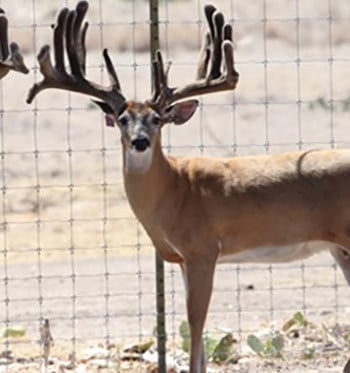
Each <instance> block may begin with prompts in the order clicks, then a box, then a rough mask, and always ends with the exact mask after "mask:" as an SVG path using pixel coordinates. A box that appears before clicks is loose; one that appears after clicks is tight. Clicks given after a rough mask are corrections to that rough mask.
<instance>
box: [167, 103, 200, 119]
mask: <svg viewBox="0 0 350 373" xmlns="http://www.w3.org/2000/svg"><path fill="white" fill-rule="evenodd" d="M198 104H199V102H198V100H186V101H180V102H177V103H176V104H173V105H171V106H169V107H168V108H167V109H166V112H165V118H164V122H165V123H174V124H183V123H185V122H187V121H188V120H189V119H190V118H191V117H192V115H193V114H194V113H195V111H196V109H197V107H198Z"/></svg>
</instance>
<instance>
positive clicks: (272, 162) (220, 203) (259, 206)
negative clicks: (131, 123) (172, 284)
mask: <svg viewBox="0 0 350 373" xmlns="http://www.w3.org/2000/svg"><path fill="white" fill-rule="evenodd" d="M154 152H156V153H158V152H159V155H158V154H157V155H156V156H154V157H153V162H152V164H151V166H150V168H149V170H147V171H146V172H144V173H133V172H130V171H128V169H127V168H125V166H124V181H125V189H126V192H127V196H128V200H129V202H130V204H131V206H132V208H133V210H134V212H135V214H136V216H137V217H138V219H139V220H140V221H141V223H142V224H143V226H144V227H145V229H146V230H147V232H148V234H149V235H150V237H151V238H152V240H153V242H154V243H155V246H156V247H157V250H158V251H159V253H160V254H161V256H162V257H163V259H164V260H167V261H172V262H179V263H181V262H182V261H185V260H186V258H187V256H191V255H201V249H200V248H197V247H196V248H195V253H192V252H191V250H190V248H187V247H186V246H191V245H193V246H197V243H198V242H199V240H203V241H204V242H205V244H206V245H209V243H210V245H211V252H212V255H213V257H215V258H217V259H218V260H219V261H221V262H230V261H232V262H284V261H290V260H296V259H303V258H306V257H307V256H309V255H311V254H313V253H314V252H317V251H320V250H322V249H324V248H325V247H327V248H329V247H331V246H332V244H336V245H338V246H345V247H347V246H349V247H350V189H349V188H348V186H349V185H350V150H315V151H306V152H291V153H285V154H279V155H266V156H254V157H237V158H205V157H199V158H172V157H166V156H164V155H163V153H162V151H161V149H160V146H159V144H157V149H154ZM123 153H124V154H125V152H123ZM154 180H161V184H160V185H158V182H157V183H155V182H154ZM169 196H171V198H169ZM339 201H341V205H340V206H339ZM345 206H349V208H348V209H346V208H345ZM307 242H309V245H305V247H304V248H302V244H305V243H307ZM311 242H314V244H313V245H312V244H311ZM322 242H324V243H327V244H326V245H322ZM293 245H296V246H295V249H293V247H292V246H293ZM183 247H185V248H184V249H182V248H183ZM298 247H300V248H301V250H300V251H298V250H297V248H298ZM175 248H176V249H175ZM290 249H291V250H290ZM250 250H253V251H254V256H252V255H250V254H249V251H250ZM203 251H204V249H203ZM259 251H261V254H260V253H259ZM279 251H280V253H279ZM269 252H270V253H271V254H269ZM206 255H207V254H206ZM245 255H246V258H247V259H245ZM265 255H266V257H265Z"/></svg>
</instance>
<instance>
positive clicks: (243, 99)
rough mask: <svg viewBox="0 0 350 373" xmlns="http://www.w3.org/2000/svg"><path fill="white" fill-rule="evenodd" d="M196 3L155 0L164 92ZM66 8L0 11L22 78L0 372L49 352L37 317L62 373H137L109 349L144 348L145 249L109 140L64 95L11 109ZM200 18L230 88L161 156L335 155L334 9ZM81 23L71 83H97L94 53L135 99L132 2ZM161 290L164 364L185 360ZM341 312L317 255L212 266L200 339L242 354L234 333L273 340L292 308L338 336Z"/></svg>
mask: <svg viewBox="0 0 350 373" xmlns="http://www.w3.org/2000/svg"><path fill="white" fill-rule="evenodd" d="M203 4H204V3H203V2H202V1H198V0H187V1H185V0H184V1H175V0H163V1H161V2H160V8H159V17H160V23H159V27H160V35H161V48H162V50H163V51H164V54H165V57H166V58H167V59H170V60H172V61H173V63H172V67H171V74H170V75H171V83H172V84H173V83H174V84H176V85H180V84H181V83H185V82H187V81H189V80H193V77H194V71H195V66H196V61H197V54H198V50H199V46H200V42H201V39H202V35H203V32H204V27H205V22H204V17H203V10H202V8H203ZM75 5H76V2H75V1H62V0H55V1H50V2H47V1H44V0H31V1H27V2H21V1H14V0H11V1H10V0H2V1H0V6H1V7H2V8H4V10H5V11H6V14H7V16H8V18H9V23H10V28H9V36H10V40H11V41H12V40H14V41H16V42H17V43H18V44H19V45H20V46H21V48H22V50H23V51H24V54H25V59H26V62H27V64H28V66H29V67H30V70H31V73H30V74H29V75H28V76H21V75H19V74H15V73H11V75H9V76H7V77H6V78H5V79H4V80H2V82H1V90H0V138H1V142H0V147H1V150H0V151H1V163H0V168H1V181H0V182H1V198H2V201H1V218H0V219H1V221H0V230H1V233H0V234H1V241H2V248H1V259H2V260H1V264H0V281H1V282H0V283H1V285H0V329H2V331H1V333H2V335H1V345H0V372H3V371H4V372H12V371H17V370H18V369H20V368H21V367H22V366H23V364H27V365H28V364H29V365H30V366H31V367H32V369H33V371H38V366H39V367H41V368H43V367H44V366H45V359H43V360H41V359H40V357H42V356H45V354H46V352H45V351H46V349H47V345H50V343H51V342H50V338H49V337H47V335H48V334H47V333H46V334H45V333H44V332H43V325H46V324H45V320H49V326H50V332H51V334H52V336H53V339H54V342H55V344H54V346H51V345H50V348H49V349H50V353H49V355H50V356H51V357H56V358H57V359H58V360H59V361H60V362H61V363H62V364H63V365H62V366H64V367H65V368H64V369H66V370H67V371H69V369H70V368H72V369H77V367H79V366H80V365H81V364H82V362H83V361H84V362H85V363H86V361H89V362H92V361H95V363H96V360H97V358H96V356H97V357H98V358H99V359H100V360H99V363H100V364H102V362H101V359H102V360H103V359H105V360H104V363H103V364H105V365H103V364H102V365H103V367H102V368H103V369H114V370H110V371H127V370H126V369H130V370H129V371H134V372H136V371H143V370H142V369H144V367H143V366H142V364H141V365H133V364H136V363H138V364H140V361H139V360H138V361H137V362H136V363H135V362H131V361H130V360H134V359H136V358H135V357H130V351H129V352H125V347H126V346H129V345H137V346H140V344H143V343H145V342H147V341H149V340H154V330H155V327H156V314H155V309H156V308H155V296H156V295H155V285H154V278H155V273H154V271H155V270H154V256H153V250H154V249H153V247H152V245H151V243H150V240H149V239H148V237H147V235H146V234H145V232H144V231H143V230H142V227H140V225H139V224H138V223H137V221H136V220H135V218H134V216H133V214H132V212H131V211H130V208H129V206H128V203H127V200H126V197H125V194H124V190H123V179H122V172H121V156H122V154H121V146H120V142H119V134H118V133H117V131H114V130H111V129H109V128H106V127H105V126H104V119H103V116H102V115H101V114H100V112H99V111H98V110H97V108H95V107H94V105H93V104H91V103H90V102H89V100H88V99H86V98H84V97H80V96H78V95H74V94H72V95H71V94H67V93H64V92H57V91H54V90H52V91H47V92H45V94H43V95H41V96H39V97H38V99H37V100H36V101H35V102H34V104H32V105H31V106H29V105H26V104H25V97H26V94H27V92H28V89H29V87H30V86H31V85H32V84H33V83H34V82H36V81H38V80H40V73H39V70H38V64H37V62H36V59H35V56H36V55H37V53H38V51H39V48H40V47H41V46H42V45H43V44H44V43H51V38H52V32H51V29H50V25H51V24H52V23H54V21H55V16H56V14H57V10H58V9H60V8H61V7H63V6H68V7H70V8H73V7H74V6H75ZM216 5H217V6H218V7H219V8H220V9H221V10H222V11H223V12H224V14H225V17H226V19H228V20H229V21H230V22H231V23H232V24H233V26H234V32H235V36H234V39H235V44H236V46H235V63H236V66H237V70H238V71H239V72H240V83H239V86H238V88H237V90H236V91H235V92H233V93H222V94H216V95H213V96H210V97H209V96H208V97H202V98H200V108H199V112H198V113H197V114H196V116H195V118H194V119H193V120H191V122H190V123H188V124H186V125H184V126H181V127H176V128H175V127H174V126H168V127H167V128H166V129H165V130H164V133H163V145H164V151H165V152H166V153H167V154H171V155H210V156H239V155H246V154H265V153H276V152H279V151H286V150H296V149H310V148H333V147H349V145H350V131H349V130H348V116H349V110H350V93H349V86H348V83H347V82H348V78H347V77H348V66H349V62H350V57H349V56H350V36H349V35H350V32H349V31H350V30H349V28H350V26H349V25H350V4H349V2H348V1H346V0H338V1H336V0H328V1H323V2H320V1H317V0H310V1H308V2H302V1H299V0H293V1H289V0H280V1H277V0H259V1H255V2H247V1H244V0H235V1H233V0H227V1H224V0H217V1H216ZM88 19H89V22H90V28H89V31H88V62H87V76H89V78H90V79H91V80H94V81H99V82H103V83H106V82H107V81H108V79H107V74H106V70H105V68H104V66H103V63H102V58H101V57H102V56H101V51H102V49H103V48H105V47H108V49H109V50H110V53H111V55H112V57H113V58H114V61H115V65H116V68H117V71H118V75H119V77H120V80H121V83H122V87H123V92H125V95H126V96H127V97H128V98H131V99H134V98H137V99H139V100H143V99H145V98H147V97H149V96H150V89H151V88H150V87H151V84H150V79H149V75H150V74H149V71H150V63H149V15H148V2H147V1H143V0H124V1H112V0H99V1H91V2H90V9H89V13H88ZM165 283H166V294H165V298H166V319H167V336H168V350H169V354H170V355H171V356H173V357H175V358H179V359H180V360H181V359H184V360H185V359H186V354H185V353H184V352H183V350H182V347H181V341H182V340H181V337H180V334H179V325H180V324H181V322H182V321H183V320H185V319H186V316H185V314H186V313H185V294H184V290H183V283H182V279H181V275H180V273H179V270H178V268H177V267H175V266H172V265H169V264H166V266H165ZM349 307H350V301H349V290H348V288H347V285H346V284H345V281H344V279H343V277H342V274H341V273H340V272H339V270H338V269H337V267H336V265H335V263H334V261H333V259H332V258H331V257H330V255H329V254H328V253H326V252H325V253H323V254H320V255H318V256H315V257H313V258H310V259H308V260H306V261H304V262H295V263H288V264H281V265H273V266H272V265H251V264H249V265H241V266H238V265H221V266H219V267H218V268H217V272H216V278H215V289H214V293H213V297H212V301H211V306H210V312H209V314H208V320H207V325H206V326H207V333H208V335H210V336H212V337H213V338H216V339H220V337H221V336H222V335H224V334H225V333H227V331H231V332H232V333H233V335H234V337H235V339H237V340H238V342H239V346H240V347H237V349H241V350H242V349H243V350H244V347H245V346H246V344H247V336H248V335H249V334H252V333H257V332H258V331H259V330H261V329H262V328H263V327H266V326H268V325H271V323H272V324H273V325H274V328H281V325H283V324H284V323H285V322H286V321H287V320H289V319H290V318H291V317H292V316H293V315H294V314H295V313H296V312H298V311H300V312H302V314H303V315H304V317H305V318H306V319H307V320H310V321H312V322H313V323H315V324H317V325H322V324H324V325H331V326H333V325H335V324H339V325H346V320H347V318H348V314H349V309H350V308H349ZM40 328H41V329H40ZM40 330H41V334H40ZM43 333H44V334H43ZM43 335H46V337H45V338H44V337H43ZM45 341H46V342H45ZM45 343H46V344H45ZM45 346H46V347H45ZM91 346H92V347H91ZM153 349H154V347H153ZM10 351H11V352H10ZM134 351H136V352H139V351H138V350H137V348H134ZM151 351H152V349H151ZM113 354H114V355H113ZM112 355H113V356H117V357H118V359H112ZM179 356H180V357H179ZM21 359H22V360H21ZM94 359H95V360H94ZM61 363H60V364H61ZM15 364H17V365H15ZM21 364H22V365H21ZM64 364H66V365H64ZM91 364H92V363H91ZM96 364H97V363H96ZM127 364H129V365H127ZM74 367H75V368H74ZM128 367H129V368H128ZM95 368H96V365H91V366H90V365H89V366H88V368H87V369H88V370H87V371H94V370H93V369H95ZM102 368H101V369H102ZM16 369H17V370H16ZM89 369H91V370H89ZM96 369H97V368H96ZM221 369H223V368H221ZM225 369H226V368H225ZM227 369H228V368H227ZM261 369H262V368H261ZM106 371H107V370H106ZM219 371H220V370H219ZM228 371H229V370H228ZM260 371H263V370H260Z"/></svg>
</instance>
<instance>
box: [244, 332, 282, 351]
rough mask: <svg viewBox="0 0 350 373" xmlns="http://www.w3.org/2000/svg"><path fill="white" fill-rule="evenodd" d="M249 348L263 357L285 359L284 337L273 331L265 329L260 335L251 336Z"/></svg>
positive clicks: (248, 340)
mask: <svg viewBox="0 0 350 373" xmlns="http://www.w3.org/2000/svg"><path fill="white" fill-rule="evenodd" d="M247 344H248V346H249V347H250V348H251V349H252V350H253V351H254V352H256V353H257V354H258V355H259V356H261V357H283V355H282V350H283V347H284V336H283V335H282V334H281V333H280V332H279V331H275V330H272V329H267V330H266V329H264V330H263V331H261V332H260V335H259V336H257V335H255V334H250V335H249V336H248V338H247Z"/></svg>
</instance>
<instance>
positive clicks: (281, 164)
mask: <svg viewBox="0 0 350 373" xmlns="http://www.w3.org/2000/svg"><path fill="white" fill-rule="evenodd" d="M87 9H88V4H87V3H86V2H84V1H82V2H80V3H79V4H78V5H77V7H76V9H75V10H71V11H69V10H68V9H66V8H65V9H63V10H62V11H61V12H60V14H59V16H58V20H57V25H56V27H55V29H54V55H55V65H54V66H53V65H52V63H51V61H50V48H49V46H44V47H43V48H42V49H41V51H40V53H39V55H38V60H39V64H40V69H41V72H42V74H43V76H44V79H43V81H41V82H39V83H37V84H35V85H34V86H33V88H32V89H31V91H30V93H29V96H28V102H31V101H32V100H33V99H34V97H35V96H36V95H37V94H38V93H39V92H40V91H42V90H43V89H46V88H59V89H63V90H67V91H73V92H78V93H82V94H86V95H90V96H93V97H96V98H98V99H99V101H98V104H99V105H100V107H101V108H102V109H103V111H104V112H105V113H106V120H107V124H109V125H113V124H114V123H115V124H116V125H117V127H118V128H119V130H120V133H121V141H122V147H123V173H124V185H125V191H126V194H127V197H128V200H129V203H130V205H131V207H132V209H133V211H134V213H135V215H136V217H137V218H138V220H139V221H140V222H141V224H142V225H143V227H144V228H145V230H146V231H147V233H148V235H149V237H150V238H151V240H152V242H153V244H154V247H155V248H156V250H157V251H158V253H159V255H160V256H161V257H162V258H163V259H164V260H166V261H169V262H173V263H178V264H179V265H180V267H181V270H182V273H183V277H184V282H185V287H186V293H187V314H188V321H189V325H190V332H191V356H190V372H191V373H204V372H205V371H206V361H205V360H206V359H205V354H204V349H203V342H202V333H203V327H204V323H205V319H206V316H207V311H208V306H209V301H210V297H211V293H212V287H213V278H214V270H215V266H216V264H217V263H221V262H233V263H243V262H255V263H262V262H270V263H276V262H287V261H291V260H297V259H304V258H307V257H308V256H310V255H312V254H314V253H317V252H319V251H321V250H324V249H328V250H330V252H331V254H332V255H333V256H334V258H335V259H336V261H337V262H338V264H339V265H340V267H341V269H342V270H343V273H344V275H345V278H346V280H347V281H348V282H350V256H349V250H350V151H349V150H317V151H316V150H315V151H299V152H291V153H283V154H278V155H264V156H251V157H237V158H206V157H192V158H187V157H178V158H174V157H170V156H166V155H165V154H164V153H163V150H162V145H161V130H162V128H163V127H164V125H166V124H167V123H174V124H177V125H179V124H183V123H185V122H186V121H188V120H189V119H190V118H191V116H192V115H193V114H194V113H195V111H196V108H197V106H198V102H197V100H195V99H192V98H191V99H188V98H189V97H193V96H196V95H202V94H207V93H212V92H218V91H223V90H233V89H234V88H235V87H236V84H237V82H238V73H237V72H236V71H235V68H234V59H233V43H232V28H231V25H230V24H227V23H225V22H224V17H223V14H222V13H221V12H219V11H218V10H217V9H216V8H215V7H214V6H212V5H207V6H206V7H205V15H206V19H207V22H208V25H209V31H208V32H207V34H206V37H205V39H204V43H203V48H202V52H201V55H200V62H199V66H198V74H197V78H196V80H195V81H194V82H192V83H190V84H187V85H186V86H184V87H170V86H169V85H168V69H166V68H165V67H164V66H163V60H162V56H161V53H160V52H158V53H157V56H156V60H155V61H154V63H153V85H154V91H153V94H152V95H151V98H150V99H148V100H146V101H144V102H134V101H128V100H126V99H125V97H124V96H123V94H122V92H121V86H120V83H119V80H118V77H117V74H116V72H115V70H114V67H113V64H112V62H111V59H110V57H109V55H108V52H107V50H104V52H103V56H104V59H105V62H106V66H107V71H108V73H109V76H110V78H111V85H110V86H109V87H102V86H100V85H98V84H96V83H93V82H90V81H88V80H87V79H86V78H85V55H86V49H85V35H86V31H87V23H84V22H83V20H84V17H85V14H86V12H87ZM65 52H66V55H67V57H68V63H69V66H70V71H67V69H66V67H65V58H64V55H65ZM184 99H186V100H184Z"/></svg>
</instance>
